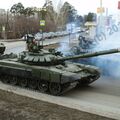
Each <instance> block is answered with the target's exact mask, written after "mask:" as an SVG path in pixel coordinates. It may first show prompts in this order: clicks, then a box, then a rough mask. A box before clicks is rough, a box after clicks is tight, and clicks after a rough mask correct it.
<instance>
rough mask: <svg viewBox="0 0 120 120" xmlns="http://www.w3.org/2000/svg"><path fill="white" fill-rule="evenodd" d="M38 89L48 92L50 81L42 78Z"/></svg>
mask: <svg viewBox="0 0 120 120" xmlns="http://www.w3.org/2000/svg"><path fill="white" fill-rule="evenodd" d="M38 90H39V91H40V92H43V93H45V92H47V91H48V82H47V81H44V80H41V81H39V82H38Z"/></svg>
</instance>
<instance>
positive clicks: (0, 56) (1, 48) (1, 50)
mask: <svg viewBox="0 0 120 120" xmlns="http://www.w3.org/2000/svg"><path fill="white" fill-rule="evenodd" d="M5 49H6V46H5V45H4V44H3V43H0V60H2V59H8V58H16V57H17V55H16V54H13V53H10V54H4V52H5Z"/></svg>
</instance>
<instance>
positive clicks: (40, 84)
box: [0, 74, 78, 96]
mask: <svg viewBox="0 0 120 120" xmlns="http://www.w3.org/2000/svg"><path fill="white" fill-rule="evenodd" d="M0 81H2V82H3V83H5V84H9V85H12V86H19V87H21V88H26V89H31V90H35V91H38V92H41V93H47V94H51V95H54V96H59V95H61V94H63V93H65V92H67V91H69V90H71V89H73V88H75V87H76V86H77V84H78V82H73V83H66V84H59V83H55V82H50V83H49V82H48V81H45V80H35V79H34V80H33V79H26V78H21V77H16V76H11V75H5V74H2V75H1V77H0Z"/></svg>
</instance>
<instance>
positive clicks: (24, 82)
mask: <svg viewBox="0 0 120 120" xmlns="http://www.w3.org/2000/svg"><path fill="white" fill-rule="evenodd" d="M19 85H20V86H21V87H27V86H28V80H27V79H22V78H21V79H19Z"/></svg>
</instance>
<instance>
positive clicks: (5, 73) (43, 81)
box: [0, 59, 100, 95]
mask: <svg viewBox="0 0 120 120" xmlns="http://www.w3.org/2000/svg"><path fill="white" fill-rule="evenodd" d="M0 75H1V81H2V82H4V83H9V84H12V85H19V86H21V87H29V88H32V89H36V90H39V91H40V92H45V93H50V94H52V95H61V94H63V93H64V92H66V91H68V90H70V89H72V88H74V87H76V85H78V84H80V85H88V84H90V83H92V82H94V81H95V80H96V79H98V78H99V76H100V72H99V70H98V69H97V68H96V67H93V66H89V65H88V66H87V65H82V64H77V63H71V62H66V63H65V65H54V66H46V67H44V66H36V65H28V64H24V63H20V62H18V61H17V60H15V59H14V60H0Z"/></svg>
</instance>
